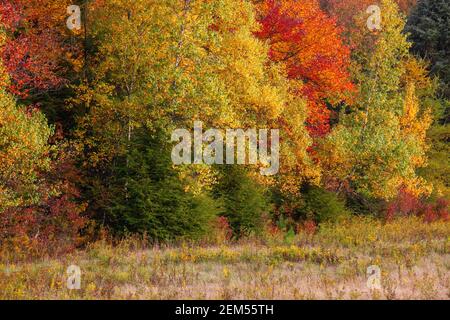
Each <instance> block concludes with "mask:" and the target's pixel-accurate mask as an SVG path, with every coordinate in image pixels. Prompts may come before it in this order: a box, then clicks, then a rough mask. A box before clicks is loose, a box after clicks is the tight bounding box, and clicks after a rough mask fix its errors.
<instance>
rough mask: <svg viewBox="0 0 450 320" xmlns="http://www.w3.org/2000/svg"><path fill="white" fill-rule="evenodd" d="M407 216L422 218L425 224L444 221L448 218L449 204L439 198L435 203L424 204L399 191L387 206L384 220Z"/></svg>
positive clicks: (407, 193)
mask: <svg viewBox="0 0 450 320" xmlns="http://www.w3.org/2000/svg"><path fill="white" fill-rule="evenodd" d="M409 215H415V216H420V217H423V218H424V220H425V221H426V222H433V221H436V220H445V221H446V220H448V218H449V202H448V201H447V200H446V199H444V198H439V199H437V200H436V201H435V202H425V201H424V200H423V199H420V198H417V197H415V196H414V195H412V194H411V193H409V192H407V191H406V190H405V189H401V190H400V191H399V193H398V196H397V198H396V199H395V200H394V201H392V202H391V203H389V204H388V206H387V209H386V219H387V220H391V219H392V218H394V217H395V216H409Z"/></svg>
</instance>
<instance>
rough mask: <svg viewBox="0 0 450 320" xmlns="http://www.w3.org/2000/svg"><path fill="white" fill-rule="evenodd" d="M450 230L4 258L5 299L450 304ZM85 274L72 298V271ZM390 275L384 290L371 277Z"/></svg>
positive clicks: (346, 227)
mask: <svg viewBox="0 0 450 320" xmlns="http://www.w3.org/2000/svg"><path fill="white" fill-rule="evenodd" d="M449 247H450V223H449V222H435V223H432V224H424V223H422V221H420V220H419V219H417V218H405V219H399V220H396V221H393V222H391V223H389V224H382V223H381V222H379V221H376V220H368V219H352V220H350V221H347V222H343V223H341V224H339V225H324V226H322V227H321V228H320V230H319V232H318V233H317V234H315V235H307V234H299V235H298V236H297V237H296V238H295V239H293V240H291V241H289V243H288V242H287V241H285V240H283V237H276V236H274V237H266V238H265V239H262V240H261V239H259V240H250V239H247V240H245V241H241V242H239V243H230V244H216V245H202V246H201V245H192V244H190V245H188V244H185V245H180V246H172V247H170V246H167V247H152V248H146V247H145V246H144V245H143V243H142V242H139V241H136V240H126V241H123V242H121V243H120V244H119V245H115V246H113V245H110V244H108V243H106V242H105V241H103V242H99V243H96V244H93V245H91V246H90V247H89V248H88V249H86V250H83V251H78V252H74V253H72V254H69V255H66V256H64V257H59V258H53V259H51V258H46V259H41V260H40V261H28V262H24V261H22V262H18V261H14V257H13V256H3V257H2V262H1V264H0V270H1V271H2V272H0V299H449V298H450V273H449V269H450V259H449V257H450V255H449ZM69 265H78V266H80V268H81V270H82V286H81V290H68V289H67V287H66V281H67V274H66V269H67V267H68V266H69ZM370 265H378V266H379V267H380V268H381V270H382V275H381V282H382V289H381V290H370V289H368V288H367V285H366V282H367V275H366V270H367V267H368V266H370Z"/></svg>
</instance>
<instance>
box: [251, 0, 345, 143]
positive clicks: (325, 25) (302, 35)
mask: <svg viewBox="0 0 450 320" xmlns="http://www.w3.org/2000/svg"><path fill="white" fill-rule="evenodd" d="M259 9H260V19H259V21H260V23H261V30H260V31H259V32H258V33H257V36H258V37H259V38H260V39H264V40H268V41H269V43H270V58H271V60H272V61H275V62H283V63H285V64H286V66H287V72H288V76H289V78H290V79H292V80H299V83H301V85H299V86H298V92H297V93H298V95H301V96H303V97H306V98H307V100H308V112H309V114H308V123H307V124H308V130H309V132H310V134H311V136H312V137H321V136H324V135H326V134H327V133H328V132H329V130H330V116H331V113H332V109H331V108H329V107H328V106H329V105H333V104H336V103H338V102H341V101H344V100H347V101H348V100H349V95H348V93H349V92H351V91H352V90H353V85H352V83H351V81H350V75H349V72H348V66H349V63H350V50H349V48H348V47H346V46H345V45H344V44H343V42H342V40H341V36H340V34H341V30H340V29H339V28H338V27H337V26H336V23H335V20H334V19H332V18H330V17H329V16H327V14H326V13H325V12H323V11H322V9H321V8H320V5H319V2H318V1H317V0H301V1H295V0H285V1H277V0H265V1H263V2H262V3H261V4H259Z"/></svg>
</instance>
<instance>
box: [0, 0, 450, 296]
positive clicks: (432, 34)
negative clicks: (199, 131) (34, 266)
mask: <svg viewBox="0 0 450 320" xmlns="http://www.w3.org/2000/svg"><path fill="white" fill-rule="evenodd" d="M449 48H450V3H449V2H448V1H447V0H418V1H416V0H134V1H129V0H0V254H1V256H2V257H1V258H0V266H1V263H4V264H5V265H6V264H7V265H8V266H9V265H10V264H11V263H13V262H14V263H16V264H20V263H24V262H23V261H28V262H27V263H30V261H33V260H34V261H36V260H39V259H43V257H46V259H50V258H52V259H66V258H67V257H68V256H71V255H75V256H76V255H79V254H81V255H85V254H87V255H89V254H90V253H89V252H91V253H92V252H97V253H96V254H99V253H98V252H99V251H98V250H100V249H98V248H102V249H101V250H106V249H105V246H107V248H109V249H108V250H110V251H105V252H109V253H108V254H111V255H112V256H113V257H117V256H116V255H119V253H118V252H120V250H124V252H127V250H128V249H127V250H126V249H124V247H123V246H127V245H129V243H130V242H133V243H135V245H136V246H137V243H139V246H142V247H145V248H151V247H153V246H155V245H158V246H159V245H162V246H168V248H170V249H167V250H174V251H173V252H172V251H171V252H172V253H170V252H169V253H168V252H162V253H161V257H160V260H158V261H163V262H161V265H160V267H161V268H163V269H164V268H166V270H169V269H170V268H171V266H172V264H171V263H174V264H173V268H174V270H177V269H176V268H177V266H178V264H177V263H181V262H180V261H188V262H183V263H193V264H194V265H196V263H198V259H206V260H208V259H209V260H208V261H210V260H214V261H215V262H217V261H219V260H220V263H221V267H220V268H221V269H220V272H219V273H220V277H221V279H222V278H223V277H224V279H232V276H230V271H227V270H230V268H231V269H232V268H233V267H228V266H227V265H228V263H231V265H233V266H234V267H236V265H235V264H233V261H235V260H236V261H237V260H239V261H240V259H241V258H242V257H241V255H244V253H243V251H242V250H244V249H242V246H244V248H245V243H246V244H248V243H258V246H261V247H260V251H259V252H258V253H257V257H256V258H254V259H255V260H252V259H253V258H248V259H249V260H245V261H253V262H254V263H256V262H255V261H259V262H258V263H262V264H263V265H265V264H264V262H261V261H266V260H265V259H269V260H270V261H272V260H271V259H272V258H273V257H278V258H280V257H281V258H280V259H281V260H282V261H284V262H286V261H287V262H286V263H292V262H293V261H297V259H298V260H299V261H300V260H301V261H304V260H305V261H306V262H308V261H309V260H308V259H311V261H315V262H316V261H317V259H319V258H317V257H320V259H319V260H320V261H323V263H324V264H330V265H335V264H336V263H339V262H338V261H341V260H340V259H341V258H340V257H339V252H340V251H339V250H340V249H339V250H337V249H336V250H334V249H330V250H331V251H330V252H328V251H327V250H328V249H327V248H331V247H327V246H331V243H333V246H334V245H336V246H338V247H339V248H341V247H342V248H343V250H344V252H345V253H343V254H344V255H345V254H349V255H354V256H356V255H357V254H356V252H359V251H358V250H360V249H361V250H362V251H361V252H363V251H364V250H366V249H362V248H365V247H359V245H361V246H365V245H367V243H366V242H365V241H368V240H361V241H362V242H358V241H359V240H358V241H357V240H355V241H356V242H352V241H350V242H348V243H347V242H346V241H349V240H348V239H349V237H350V238H352V237H355V238H354V239H360V238H358V237H360V236H361V237H366V235H361V234H363V233H364V232H366V231H367V237H369V234H370V237H372V234H377V236H374V237H375V238H374V239H378V240H373V241H383V243H389V245H392V246H396V245H398V246H399V248H400V246H401V245H405V244H406V243H410V242H409V240H406V238H405V239H403V238H402V239H399V238H398V237H399V236H400V234H404V235H405V237H409V236H411V239H415V240H411V239H410V240H411V241H413V242H414V241H419V239H422V240H423V237H422V235H424V234H427V235H429V236H430V237H432V236H433V237H437V238H434V240H432V239H431V238H430V243H432V244H436V243H438V242H439V241H441V242H439V243H442V246H439V249H438V248H436V249H433V248H434V247H433V246H432V245H430V246H431V247H430V246H428V247H426V250H425V249H424V250H425V251H424V253H423V256H424V257H426V256H427V254H425V252H430V251H428V250H436V251H433V252H439V254H441V255H443V257H444V258H443V259H444V261H445V260H446V259H448V253H449V252H448V248H449V238H448V236H449V231H450V226H449V201H450V189H449V182H450V178H449V163H450V161H449V160H450V159H449V155H450V148H449V139H450V129H449V106H450V61H449V57H450V49H449ZM194 123H202V124H203V130H205V131H206V130H207V129H209V128H218V129H220V130H226V129H242V130H243V131H245V130H248V129H252V128H254V129H255V130H259V132H261V130H263V132H265V131H264V130H274V129H276V130H277V132H279V141H278V140H277V143H278V142H279V150H278V149H276V150H277V151H279V163H277V165H278V166H279V168H277V169H278V170H277V172H276V174H273V175H262V174H260V172H262V171H261V169H262V168H264V167H265V166H266V165H267V164H265V163H264V161H256V162H254V163H252V164H235V165H230V164H223V163H219V162H218V161H216V162H215V163H209V164H206V163H199V162H195V161H194V162H193V163H192V164H187V163H185V164H175V163H174V162H173V148H174V145H175V144H176V142H174V140H173V139H171V137H172V138H173V132H174V130H177V129H180V128H185V129H187V130H188V131H189V132H191V131H192V128H193V127H194ZM244 139H245V138H244ZM194 140H195V135H194ZM216 140H217V139H216ZM204 142H206V141H204ZM273 146H274V142H273V141H272V147H273ZM267 147H270V146H267V145H266V146H265V148H266V149H267ZM189 148H190V147H189ZM221 148H223V146H222V147H221ZM259 148H262V147H261V146H260V147H259ZM273 150H274V149H272V151H273ZM189 151H190V150H189ZM220 151H221V152H222V150H220ZM266 151H267V150H266ZM269 151H270V148H269ZM227 152H228V151H227ZM216 153H217V149H216ZM189 154H190V153H189ZM189 163H190V162H189ZM344 226H346V227H344ZM394 226H395V227H394ZM394 229H395V231H394ZM363 230H365V231H363ZM370 230H372V231H370ZM386 230H390V231H386ZM427 230H428V231H427ZM430 230H434V231H430ZM347 233H348V235H347V236H344V234H347ZM308 239H309V240H308ZM364 239H366V238H364ZM369 239H371V238H369ZM408 239H409V238H408ZM422 240H420V241H422ZM340 241H341V242H340ZM384 241H386V242H384ZM433 241H434V242H433ZM124 242H125V243H128V244H127V245H125V244H124ZM99 243H101V245H99ZM243 243H244V244H243ZM336 243H339V245H338V244H336ZM380 243H381V242H380ZM350 244H351V245H350ZM96 246H100V247H96ZM215 246H225V247H227V248H231V249H227V250H230V252H229V255H227V254H225V255H224V253H223V251H221V252H222V253H221V254H220V257H219V258H218V257H216V258H211V255H212V256H214V254H216V253H214V252H216V251H214V250H215V249H214V248H215ZM311 246H313V247H316V246H317V248H318V249H317V250H319V251H317V252H316V251H314V252H315V253H311V252H310V251H308V250H310V247H311ZM349 246H350V247H349ZM352 246H354V247H352ZM237 247H238V248H240V249H236V248H237ZM92 248H94V249H92ZM95 248H97V249H95ZM127 248H129V247H127ZM133 248H134V249H135V247H133ZM186 248H189V249H186ZM202 248H203V249H202ZM396 248H397V247H396ZM134 249H133V250H134ZM241 249H242V250H241ZM92 250H93V251H92ZM95 250H97V251H95ZM114 250H117V251H114ZM130 250H131V249H130ZM142 250H144V249H142ZM154 250H156V249H154ZM158 250H159V249H158ZM161 250H163V249H161ZM179 250H181V251H179ZM184 250H188V251H187V253H186V251H184ZM190 250H193V251H190ZM202 250H212V251H211V252H209V251H207V252H209V253H205V252H204V251H202ZM223 250H225V249H223ZM286 250H288V251H286ZM289 250H292V252H291V251H289ZM298 250H300V251H298ZM301 250H306V251H301ZM314 250H315V249H314ZM322 250H325V251H322ZM346 250H348V251H346ZM374 250H375V249H374ZM380 250H381V249H380ZM399 250H400V249H399ZM405 250H406V249H405ZM411 250H417V249H416V248H415V247H414V248H413V249H411ZM244 251H245V250H244ZM388 251H389V250H388ZM391 251H392V252H395V250H391ZM102 252H103V251H102ZM133 252H135V251H133ZM331 252H333V253H331ZM364 252H367V251H364ZM376 252H378V251H376ZM380 252H381V251H380ZM383 252H384V251H383ZM104 254H105V255H106V253H104ZM136 254H137V253H136ZM158 254H159V253H158ZM177 254H180V255H181V256H180V257H179V258H177ZM255 254H256V253H255ZM389 254H391V253H389ZM436 254H437V253H436ZM99 255H100V254H99ZM261 255H262V256H261ZM335 255H337V257H336V258H334V257H335ZM125 256H126V255H125ZM313 256H314V257H316V258H314V259H313V258H311V257H313ZM377 256H378V253H376V254H375V253H374V256H373V257H372V258H374V259H375V257H377ZM380 256H381V257H383V254H381V253H380ZM404 256H408V255H407V254H405V255H404ZM414 256H415V257H416V256H417V253H416V252H415V251H414ZM55 257H56V258H55ZM58 257H59V258H58ZM61 257H63V258H61ZM64 257H66V258H64ZM96 257H97V256H96ZM164 257H165V258H164ZM183 257H184V258H183ZM185 257H188V258H185ZM189 257H190V258H189ZM196 257H197V258H196ZM198 257H203V258H198ZM205 257H208V258H205ZM214 257H215V256H214ZM252 257H253V256H252ZM97 258H98V259H100V260H99V261H101V259H102V258H101V257H100V256H98V257H97ZM97 258H96V259H97ZM390 258H392V259H394V258H393V257H391V256H388V257H387V258H386V259H388V260H389V259H390ZM74 259H75V258H74ZM80 259H81V258H80ZM111 259H112V258H110V260H108V261H110V263H112V262H111ZM136 259H137V258H136ZM165 259H168V260H165ZM183 259H187V260H183ZM189 259H191V260H189ZM242 259H244V258H242ZM292 259H293V260H292ZM355 259H356V258H355ZM361 259H363V258H361ZM75 260H76V259H75ZM344 260H345V259H344ZM21 261H22V262H21ZM95 261H97V260H95ZM164 261H166V262H164ZM167 261H169V262H167ZM170 261H172V262H170ZM202 261H203V260H202ZM230 261H231V262H230ZM289 261H290V262H289ZM371 261H372V262H373V260H371ZM389 261H391V260H389ZM392 261H394V260H392ZM395 261H397V260H395ZM253 262H252V263H253ZM284 262H283V263H284ZM130 263H131V262H130ZM164 263H167V264H164ZM217 263H218V262H217ZM222 263H224V264H225V265H226V267H222ZM280 263H281V262H280ZM379 263H381V262H379ZM361 265H363V263H361ZM64 266H65V267H67V266H68V263H67V266H66V264H64V263H61V268H64ZM364 266H365V265H364ZM24 268H26V267H24ZM49 268H50V267H49ZM58 268H59V267H58ZM248 268H251V267H250V264H249V266H248ZM361 268H362V267H361ZM364 268H365V267H364ZM447 268H448V264H447ZM55 270H56V269H55ZM58 270H59V269H58ZM61 270H62V269H61ZM192 270H196V269H195V267H193V269H192ZM361 270H362V269H361ZM64 271H65V270H64ZM447 271H448V269H447ZM55 272H56V273H58V272H60V270H59V271H55ZM136 272H137V271H136ZM173 272H174V275H175V274H178V272H177V271H173ZM193 272H194V271H193ZM249 272H250V271H249ZM363 272H365V269H364V271H363ZM56 273H55V274H56ZM104 273H107V271H105V272H104ZM447 273H448V272H447ZM231 274H232V275H233V271H231ZM97 276H98V275H97ZM97 276H96V275H92V279H91V280H92V281H91V282H90V283H92V285H91V287H89V286H88V287H84V288H83V289H82V292H83V293H82V294H83V296H82V298H87V297H94V298H111V297H116V298H117V297H119V298H130V297H131V298H136V297H141V298H142V297H146V298H149V297H150V298H152V297H157V298H161V296H158V295H156V293H155V296H151V295H150V296H149V292H148V291H145V292H146V293H145V294H144V293H141V296H139V294H140V293H139V292H140V291H139V289H136V290H137V291H136V292H137V293H136V292H135V291H133V292H135V294H136V295H138V296H133V294H131V296H130V293H129V292H128V291H127V292H126V293H124V291H120V290H121V289H120V288H119V287H120V286H119V285H117V283H120V281H121V280H117V279H115V280H114V281H113V280H111V283H114V285H112V284H111V287H110V288H109V289H105V288H106V287H102V288H103V289H102V288H100V286H99V285H98V281H96V280H95V279H97V278H96V277H97ZM116 276H117V274H115V277H116ZM88 277H89V276H88ZM161 277H163V278H164V277H165V276H163V275H161ZM186 277H188V276H186ZM280 277H281V276H277V277H276V279H282V278H280ZM127 279H128V278H127ZM161 279H162V278H161ZM161 279H160V280H158V281H160V282H158V285H160V284H161V283H162V282H161V281H163V280H161ZM186 279H187V280H186ZM186 279H185V281H187V282H189V277H188V278H186ZM24 281H25V280H17V282H16V283H15V284H14V281H12V280H11V279H10V278H7V277H6V276H5V277H4V278H3V276H2V275H0V287H3V288H4V289H5V291H4V292H5V293H4V295H3V296H2V294H1V293H0V298H11V297H13V298H17V297H21V296H20V290H19V289H18V288H19V287H20V286H21V285H22V284H23V283H25V282H24ZM40 281H42V282H40ZM124 281H125V282H126V283H129V281H131V280H129V279H128V280H124ZM165 281H166V282H167V281H168V282H167V283H171V282H170V281H172V280H170V279H169V280H167V279H166V280H165ZM221 281H222V280H221ZM223 281H225V282H226V281H228V280H223ZM236 281H237V280H236ZM239 281H242V282H244V283H246V281H245V280H243V279H240V280H239ZM274 281H275V280H274ZM277 281H278V280H277ZM280 281H281V280H280ZM339 281H340V280H339ZM166 282H164V283H166ZM44 283H47V282H46V280H45V281H44V280H42V279H41V280H38V279H37V278H36V283H34V284H32V285H29V286H30V288H31V287H33V288H34V289H36V288H39V287H40V288H41V289H42V286H47V284H44ZM52 283H53V282H52ZM87 283H88V282H86V285H87ZM102 283H104V282H102ZM106 283H108V282H107V281H106ZM436 283H437V284H436V288H437V289H436V290H437V292H438V293H439V294H440V295H443V297H445V298H446V299H448V298H449V297H450V287H449V286H448V284H449V279H448V277H447V278H446V280H444V281H442V279H440V280H437V282H436ZM445 283H447V287H445ZM173 285H174V286H175V287H176V286H177V285H176V284H175V283H173ZM167 286H169V285H167ZM280 286H282V284H280ZM439 286H440V287H439ZM442 286H444V287H445V288H446V289H444V287H442ZM221 287H222V288H228V289H226V290H228V291H220V294H217V295H216V291H211V290H212V289H207V290H203V289H201V290H200V289H199V290H197V291H195V292H196V293H199V292H209V293H208V294H206V295H205V296H203V297H200V298H220V299H221V298H225V299H228V298H233V297H241V298H261V297H263V298H264V297H265V298H269V299H271V298H277V297H288V298H308V297H309V296H307V294H306V296H301V295H300V296H296V295H295V293H292V294H291V293H289V294H288V293H283V292H284V291H280V293H279V294H275V296H272V297H271V296H264V295H263V296H253V295H252V294H253V293H252V292H251V291H245V290H246V289H242V288H243V286H242V284H240V285H238V284H236V288H237V287H239V288H241V289H240V290H244V291H243V292H241V293H236V292H237V291H233V290H231V289H230V288H231V287H233V281H232V280H230V282H226V285H224V284H223V283H222V282H221ZM244 287H245V286H244ZM438 287H439V288H438ZM6 288H9V289H6ZM52 288H53V287H52ZM117 288H119V289H120V290H119V289H117ZM183 288H184V287H183ZM34 289H33V290H34ZM8 290H9V291H8ZM18 290H19V291H18ZM33 290H32V289H30V290H29V291H27V290H25V291H24V292H28V293H23V292H22V294H24V297H28V298H36V297H38V296H39V295H40V294H42V291H39V292H37V291H36V292H34V291H33ZM36 290H37V289H36ZM52 290H53V289H52ZM55 290H56V289H55ZM102 290H104V291H102ZM118 290H119V291H118ZM223 290H225V289H223ZM236 290H237V289H236ZM248 290H250V288H249V289H248ZM261 290H262V289H261ZM305 290H306V289H305ZM33 292H34V293H33ZM49 292H50V291H49ZM55 292H56V291H55ZM142 292H143V291H142ZM166 292H170V290H169V291H166ZM212 292H214V293H212ZM261 292H264V290H262V291H261ZM324 292H325V291H324ZM412 292H413V291H412ZM414 292H415V291H414ZM424 292H425V291H424ZM445 292H448V293H447V296H445V294H446V293H445ZM27 294H28V296H27ZM67 294H68V295H69V296H62V297H63V298H73V296H70V294H73V293H71V292H69V293H67ZM177 294H180V295H181V296H177ZM177 294H175V293H174V296H167V297H165V298H168V299H170V298H173V297H178V298H180V297H181V298H183V297H188V296H190V295H189V294H188V293H185V294H186V296H184V295H183V294H182V293H177ZM255 294H256V293H255ZM324 294H325V293H324ZM384 294H385V296H382V297H388V293H386V292H385V293H384ZM423 295H425V296H426V292H425V293H423ZM56 296H58V297H61V296H59V294H57V295H56ZM51 297H54V296H51Z"/></svg>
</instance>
